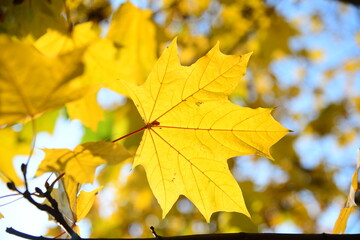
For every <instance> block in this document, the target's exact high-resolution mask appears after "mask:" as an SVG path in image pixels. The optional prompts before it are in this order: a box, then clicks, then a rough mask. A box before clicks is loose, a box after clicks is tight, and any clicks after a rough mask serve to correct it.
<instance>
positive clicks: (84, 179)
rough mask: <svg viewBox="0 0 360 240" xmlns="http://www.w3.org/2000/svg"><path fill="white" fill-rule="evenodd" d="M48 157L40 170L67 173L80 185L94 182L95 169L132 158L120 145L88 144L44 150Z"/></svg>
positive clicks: (101, 142)
mask: <svg viewBox="0 0 360 240" xmlns="http://www.w3.org/2000/svg"><path fill="white" fill-rule="evenodd" d="M43 151H44V152H45V154H46V156H45V158H44V160H43V161H42V162H41V164H40V166H39V168H38V174H41V173H44V172H65V173H66V174H67V175H69V176H72V177H73V178H74V179H75V180H76V181H77V182H78V183H81V184H84V183H91V182H93V181H94V175H95V169H96V168H97V167H98V166H100V165H102V164H105V163H110V164H115V163H119V162H120V161H123V160H125V159H126V158H128V157H130V155H129V153H128V152H127V150H126V149H125V148H124V147H123V146H122V145H120V144H113V143H111V142H103V141H100V142H88V143H84V144H81V145H78V146H77V147H76V148H75V149H74V150H70V149H43Z"/></svg>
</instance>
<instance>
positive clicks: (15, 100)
mask: <svg viewBox="0 0 360 240" xmlns="http://www.w3.org/2000/svg"><path fill="white" fill-rule="evenodd" d="M0 49H1V54H0V66H1V68H0V126H2V125H4V124H14V123H16V122H19V121H21V120H26V119H33V118H35V117H37V116H38V115H40V114H42V113H44V112H45V111H48V110H51V109H55V108H58V107H61V106H63V105H64V103H66V102H70V101H73V100H75V99H78V98H80V97H81V96H83V95H84V90H85V89H84V86H83V84H81V83H80V82H78V81H76V80H73V79H74V78H75V77H77V76H79V75H80V74H82V71H83V65H82V63H81V57H82V54H83V50H76V51H73V52H71V53H69V54H65V55H60V56H59V57H47V56H44V55H42V54H41V53H39V52H38V51H37V50H36V49H35V48H34V47H32V46H31V45H28V44H23V43H18V42H17V43H16V42H12V41H10V40H8V39H7V38H3V37H1V38H0Z"/></svg>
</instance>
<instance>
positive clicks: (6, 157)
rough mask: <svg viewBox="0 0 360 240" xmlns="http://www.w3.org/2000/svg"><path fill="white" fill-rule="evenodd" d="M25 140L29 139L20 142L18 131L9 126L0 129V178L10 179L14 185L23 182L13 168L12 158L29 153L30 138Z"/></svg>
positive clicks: (6, 180)
mask: <svg viewBox="0 0 360 240" xmlns="http://www.w3.org/2000/svg"><path fill="white" fill-rule="evenodd" d="M27 140H29V141H26V142H22V141H21V140H20V139H19V138H18V133H16V132H15V131H13V130H12V129H11V128H4V129H0V178H1V179H2V180H3V181H4V182H8V181H9V180H11V181H13V182H14V183H15V184H16V185H21V184H22V183H23V182H22V180H21V179H20V178H19V176H18V175H17V173H16V171H15V169H14V164H13V158H14V156H16V155H19V154H23V155H24V154H28V153H29V151H30V148H29V146H30V139H27Z"/></svg>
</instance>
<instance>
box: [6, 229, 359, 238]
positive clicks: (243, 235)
mask: <svg viewBox="0 0 360 240" xmlns="http://www.w3.org/2000/svg"><path fill="white" fill-rule="evenodd" d="M6 232H7V233H10V234H13V235H16V236H18V237H22V238H25V239H30V240H50V239H54V238H47V237H43V236H39V237H37V236H32V235H29V234H25V233H22V232H19V231H17V230H15V229H13V228H7V229H6ZM157 238H158V239H161V240H213V239H216V240H289V239H291V240H358V239H360V234H327V233H321V234H288V233H214V234H200V235H186V236H174V237H162V236H159V235H157V237H156V238H80V239H81V240H154V239H157Z"/></svg>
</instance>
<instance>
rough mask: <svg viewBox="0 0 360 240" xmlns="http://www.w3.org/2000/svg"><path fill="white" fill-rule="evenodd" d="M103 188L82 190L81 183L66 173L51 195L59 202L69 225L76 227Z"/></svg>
mask: <svg viewBox="0 0 360 240" xmlns="http://www.w3.org/2000/svg"><path fill="white" fill-rule="evenodd" d="M57 176H59V174H57ZM101 189H102V187H98V188H96V189H94V190H92V191H90V192H87V191H81V185H80V184H79V183H78V182H77V181H75V180H74V178H73V177H71V176H69V175H66V174H65V175H64V176H62V177H61V179H59V182H58V189H53V190H52V192H51V195H52V197H53V198H54V199H55V200H56V201H57V203H58V204H59V210H60V211H61V213H62V214H63V216H64V218H65V220H66V221H67V223H68V224H69V226H72V227H74V226H75V224H76V223H77V222H79V221H80V220H82V219H83V218H84V217H86V215H87V214H88V212H89V211H90V209H91V207H92V205H93V203H94V201H95V197H96V196H97V194H98V193H99V191H100V190H101ZM75 231H76V232H78V229H76V228H75ZM78 233H79V232H78Z"/></svg>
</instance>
